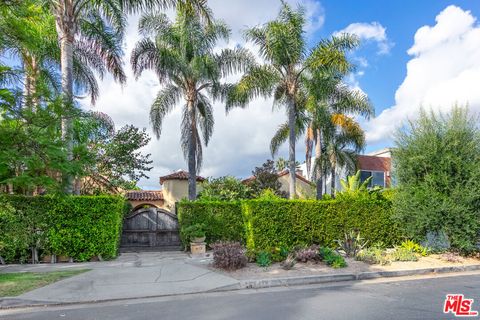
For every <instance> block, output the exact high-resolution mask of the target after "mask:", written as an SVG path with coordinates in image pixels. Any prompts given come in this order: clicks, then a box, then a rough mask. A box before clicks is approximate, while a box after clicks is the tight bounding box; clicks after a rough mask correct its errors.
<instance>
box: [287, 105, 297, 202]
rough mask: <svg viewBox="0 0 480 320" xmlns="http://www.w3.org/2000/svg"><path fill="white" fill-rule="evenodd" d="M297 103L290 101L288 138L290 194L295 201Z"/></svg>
mask: <svg viewBox="0 0 480 320" xmlns="http://www.w3.org/2000/svg"><path fill="white" fill-rule="evenodd" d="M295 117H296V113H295V101H294V100H293V98H290V99H289V101H288V127H289V129H290V130H289V136H288V144H289V148H288V160H289V163H288V170H289V175H290V181H289V182H290V183H289V193H290V199H295V197H296V175H295V170H296V168H295V122H296V121H295Z"/></svg>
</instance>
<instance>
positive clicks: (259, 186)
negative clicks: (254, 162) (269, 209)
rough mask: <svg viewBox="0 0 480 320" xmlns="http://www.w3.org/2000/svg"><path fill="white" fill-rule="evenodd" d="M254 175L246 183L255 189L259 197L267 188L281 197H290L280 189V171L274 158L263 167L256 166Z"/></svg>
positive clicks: (254, 191) (256, 195)
mask: <svg viewBox="0 0 480 320" xmlns="http://www.w3.org/2000/svg"><path fill="white" fill-rule="evenodd" d="M252 176H253V177H252V178H253V179H251V180H247V182H246V183H247V185H248V186H249V187H250V188H251V189H252V190H253V194H254V195H255V197H259V196H260V195H261V194H262V193H263V191H264V190H267V189H268V190H271V191H272V192H274V193H275V194H277V195H278V196H280V197H283V198H287V197H288V194H287V193H286V192H284V191H281V190H280V188H281V187H282V184H281V183H280V181H278V173H277V170H276V169H275V162H273V160H270V159H269V160H267V161H266V162H265V163H264V164H262V166H261V167H255V170H253V171H252Z"/></svg>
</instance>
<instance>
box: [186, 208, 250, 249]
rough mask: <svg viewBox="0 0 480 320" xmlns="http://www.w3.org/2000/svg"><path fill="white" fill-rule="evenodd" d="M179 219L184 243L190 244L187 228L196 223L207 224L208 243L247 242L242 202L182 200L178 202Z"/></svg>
mask: <svg viewBox="0 0 480 320" xmlns="http://www.w3.org/2000/svg"><path fill="white" fill-rule="evenodd" d="M177 207H178V221H179V224H180V236H181V238H182V242H183V245H184V246H185V247H187V246H188V245H189V239H188V238H187V237H186V235H185V232H184V230H185V228H188V227H189V226H191V225H194V224H203V225H204V226H205V230H204V231H205V235H206V237H207V243H214V242H217V241H238V242H240V243H245V231H244V223H243V217H242V206H241V203H240V202H233V201H231V202H226V201H224V202H220V201H195V202H190V201H181V202H180V203H179V204H178V206H177Z"/></svg>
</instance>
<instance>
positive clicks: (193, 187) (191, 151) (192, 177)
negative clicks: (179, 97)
mask: <svg viewBox="0 0 480 320" xmlns="http://www.w3.org/2000/svg"><path fill="white" fill-rule="evenodd" d="M187 103H188V114H189V117H190V137H189V138H188V200H190V201H194V200H195V199H196V198H197V159H196V156H197V144H196V141H197V140H196V138H197V137H196V136H195V135H196V132H197V131H196V125H197V123H196V110H195V102H194V100H192V99H190V100H189V101H188V102H187Z"/></svg>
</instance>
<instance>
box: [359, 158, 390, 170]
mask: <svg viewBox="0 0 480 320" xmlns="http://www.w3.org/2000/svg"><path fill="white" fill-rule="evenodd" d="M357 162H358V169H359V170H372V171H385V172H386V171H391V166H392V165H391V162H392V161H391V159H390V158H387V157H376V156H365V155H359V156H358V157H357Z"/></svg>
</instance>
